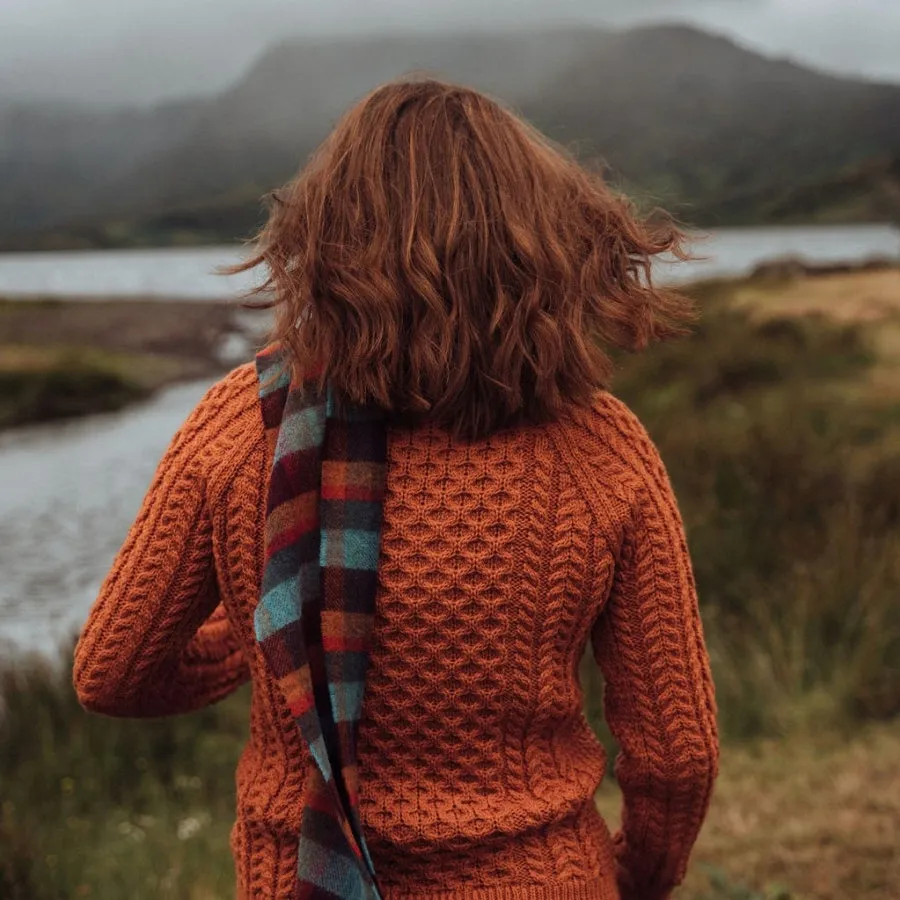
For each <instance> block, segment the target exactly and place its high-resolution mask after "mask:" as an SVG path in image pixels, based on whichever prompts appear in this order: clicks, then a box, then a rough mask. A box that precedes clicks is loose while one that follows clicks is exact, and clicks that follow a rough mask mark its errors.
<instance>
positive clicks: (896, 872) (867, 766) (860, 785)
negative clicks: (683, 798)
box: [598, 722, 900, 900]
mask: <svg viewBox="0 0 900 900" xmlns="http://www.w3.org/2000/svg"><path fill="white" fill-rule="evenodd" d="M898 761H900V722H895V723H893V724H887V725H878V726H870V727H867V728H866V729H865V730H862V731H860V732H859V733H858V734H857V735H855V736H854V737H853V738H852V739H849V740H848V738H847V737H846V736H840V735H829V736H824V737H823V736H816V737H813V736H810V737H807V738H805V739H804V738H800V737H797V736H792V737H791V738H790V739H789V740H787V741H785V742H777V741H771V742H764V743H758V744H753V745H747V746H741V745H734V744H727V745H726V746H725V747H724V750H723V758H722V770H721V776H720V778H719V782H718V784H717V787H716V793H715V796H714V799H713V803H712V807H711V809H710V813H709V818H708V819H707V822H706V825H705V826H704V829H703V833H702V835H701V836H700V840H699V841H698V843H697V846H696V849H695V851H694V856H693V859H692V867H691V872H690V874H689V876H688V879H687V881H686V883H685V885H684V887H683V888H682V889H681V890H680V891H679V892H678V894H677V896H678V897H679V898H680V900H691V898H694V897H700V896H704V892H705V891H706V889H707V886H708V880H709V879H708V875H707V874H706V872H707V870H708V867H714V868H715V869H719V870H725V871H727V873H728V877H729V879H730V880H732V881H733V882H735V883H743V884H746V885H747V886H748V887H750V888H752V889H754V890H756V891H759V892H760V895H761V896H764V894H763V891H764V890H765V889H767V888H768V889H771V887H772V886H773V885H783V886H784V887H785V888H786V889H787V890H789V891H790V896H791V897H792V898H802V900H851V898H852V900H857V898H865V900H897V898H898V897H900V777H898V770H897V765H898ZM619 802H620V798H619V795H618V791H617V789H616V787H615V786H614V785H605V786H604V787H603V788H602V789H601V792H600V795H599V797H598V805H599V807H600V810H601V812H602V813H603V815H604V816H605V817H607V821H609V822H610V823H611V824H612V823H615V822H617V820H618V814H619V813H618V809H619Z"/></svg>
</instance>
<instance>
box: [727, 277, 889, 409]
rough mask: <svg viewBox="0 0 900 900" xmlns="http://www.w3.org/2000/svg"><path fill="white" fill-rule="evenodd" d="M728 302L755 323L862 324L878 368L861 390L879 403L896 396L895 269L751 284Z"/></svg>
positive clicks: (875, 368) (738, 291)
mask: <svg viewBox="0 0 900 900" xmlns="http://www.w3.org/2000/svg"><path fill="white" fill-rule="evenodd" d="M731 302H732V303H733V305H734V306H735V307H736V308H739V309H745V310H747V311H748V312H749V313H750V314H751V315H753V316H754V317H758V318H765V319H772V318H784V317H790V316H810V315H817V316H824V317H825V318H827V319H830V320H831V321H834V322H838V323H841V324H847V325H857V324H858V325H862V326H863V330H864V332H865V333H866V334H867V336H868V337H869V339H870V343H871V345H872V348H873V350H874V351H875V353H876V355H877V357H878V363H876V364H875V365H874V366H872V367H871V369H870V370H869V371H868V372H867V376H866V387H867V388H869V389H871V390H872V391H873V392H874V393H875V394H877V395H878V396H881V397H883V398H889V397H896V396H900V267H897V268H893V269H877V270H872V271H868V270H861V271H858V272H842V273H840V274H834V275H809V276H801V277H797V278H793V279H791V280H789V281H787V282H777V283H774V284H773V283H769V282H767V281H766V280H765V279H762V280H750V281H748V282H746V283H744V284H743V285H741V286H739V287H737V288H736V289H735V291H734V294H733V297H732V300H731Z"/></svg>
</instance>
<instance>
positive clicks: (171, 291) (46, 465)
mask: <svg viewBox="0 0 900 900" xmlns="http://www.w3.org/2000/svg"><path fill="white" fill-rule="evenodd" d="M695 249H696V251H697V252H703V253H704V254H705V255H707V256H708V257H709V258H708V259H707V260H706V261H702V262H692V263H690V264H687V265H684V266H681V267H679V268H678V269H676V270H675V271H668V272H661V273H660V274H661V275H663V277H668V278H670V279H672V280H678V279H689V278H698V277H705V276H710V275H718V274H724V275H729V274H740V273H742V272H746V271H747V270H749V269H752V268H753V267H754V266H756V265H757V264H759V263H760V262H762V261H764V260H767V259H771V258H773V257H778V256H785V255H799V256H803V257H805V258H807V259H809V260H812V261H821V262H836V261H852V260H859V259H862V258H868V257H873V256H895V257H896V256H898V254H900V232H897V231H895V230H892V229H890V228H887V227H881V226H873V227H866V228H799V229H795V228H788V229H744V230H737V229H736V230H729V231H720V232H716V233H715V234H713V235H712V236H711V238H710V239H709V240H708V241H707V242H706V244H705V245H698V246H697V247H696V248H695ZM236 258H237V255H236V253H235V251H234V250H232V249H228V248H207V249H200V250H197V249H192V250H143V251H127V252H126V251H123V252H104V253H52V254H30V255H23V254H22V255H8V256H3V255H0V296H2V295H3V294H30V295H35V296H37V295H47V294H55V295H69V296H75V295H91V296H103V295H120V296H121V295H129V294H140V295H144V296H147V295H158V296H176V297H192V298H196V299H198V300H202V299H205V298H215V297H222V296H227V295H229V294H233V293H235V292H237V291H239V290H241V289H242V288H244V287H246V286H247V284H248V282H247V281H246V280H244V281H243V282H241V281H239V280H235V279H231V280H227V281H226V280H224V279H222V278H219V277H217V276H215V275H213V274H211V273H212V272H213V271H214V269H215V267H216V266H218V265H221V264H223V263H229V262H232V261H234V260H235V259H236ZM206 387H207V383H193V384H187V385H182V386H179V387H175V388H172V389H170V390H167V391H165V392H163V393H161V394H160V395H158V396H157V397H155V398H154V399H153V400H151V401H150V402H148V403H145V404H141V405H139V406H136V407H133V408H131V409H129V410H126V411H123V412H120V413H115V414H111V415H103V416H94V417H90V418H86V419H82V420H80V421H77V422H71V423H66V424H56V425H43V426H39V427H36V428H27V429H21V430H18V431H13V432H7V433H5V434H0V656H3V655H6V654H11V653H15V652H18V651H22V650H36V651H39V652H44V653H48V654H52V653H54V652H55V651H56V649H57V648H58V647H59V645H60V642H62V641H64V640H66V639H67V638H69V637H70V636H71V635H72V634H73V633H74V632H75V631H76V629H77V628H78V626H79V625H80V624H81V623H82V622H83V621H84V617H85V615H86V613H87V610H88V607H89V606H90V603H91V601H92V600H93V599H94V597H95V596H96V594H97V590H98V588H99V586H100V583H101V580H102V579H103V576H104V575H105V574H106V571H107V569H108V567H109V565H110V563H111V561H112V558H113V556H114V554H115V552H116V550H117V549H118V547H119V545H120V544H121V542H122V540H123V538H124V536H125V533H126V531H127V529H128V526H129V524H130V523H131V521H132V519H133V517H134V515H135V514H136V512H137V510H138V507H139V505H140V502H141V498H142V497H143V495H144V492H145V491H146V489H147V486H148V484H149V482H150V479H151V477H152V475H153V472H154V469H155V467H156V464H157V462H158V460H159V458H160V456H161V455H162V453H163V451H164V449H165V447H166V446H167V444H168V442H169V440H170V438H171V436H172V434H173V433H174V432H175V430H176V429H177V428H178V426H179V425H180V424H181V422H182V421H183V420H184V418H185V417H186V416H187V414H188V413H189V412H190V410H191V409H192V408H193V407H194V405H195V404H196V403H197V401H198V400H199V399H200V397H201V396H202V394H203V392H204V390H205V389H206Z"/></svg>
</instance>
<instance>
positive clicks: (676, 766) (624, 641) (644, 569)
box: [592, 437, 719, 900]
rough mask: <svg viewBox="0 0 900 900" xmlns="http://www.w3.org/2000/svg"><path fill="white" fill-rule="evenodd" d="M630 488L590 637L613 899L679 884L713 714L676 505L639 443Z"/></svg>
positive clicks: (710, 773)
mask: <svg viewBox="0 0 900 900" xmlns="http://www.w3.org/2000/svg"><path fill="white" fill-rule="evenodd" d="M641 443H642V445H643V446H641V447H640V448H639V452H638V453H637V456H636V458H637V460H638V461H637V463H636V466H637V469H638V472H639V476H640V477H639V485H640V486H639V488H638V490H637V494H636V497H635V501H634V506H633V511H632V518H631V525H630V528H629V533H628V534H627V535H626V538H625V543H624V546H623V550H622V554H621V559H620V561H619V567H618V570H617V573H616V578H615V582H614V586H613V590H612V593H611V595H610V598H609V601H608V603H607V606H606V608H605V610H604V612H603V613H602V614H601V616H600V617H599V618H598V620H597V622H596V624H595V626H594V629H593V631H592V643H593V649H594V655H595V659H596V660H597V663H598V664H599V666H600V668H601V670H602V671H603V675H604V678H605V681H606V693H605V714H606V719H607V722H608V724H609V727H610V730H611V731H612V733H613V736H614V737H615V738H616V740H617V741H618V743H619V746H620V748H621V753H620V755H619V758H618V760H617V762H616V775H617V778H618V781H619V784H620V786H621V789H622V794H623V797H624V808H623V818H622V829H621V831H620V832H619V833H618V834H617V835H616V838H615V843H616V859H617V863H618V867H619V871H618V878H619V888H620V891H621V896H622V900H662V898H666V897H668V896H669V894H670V892H671V891H672V889H673V888H674V887H676V886H677V885H678V884H680V883H681V881H682V879H683V878H684V875H685V871H686V869H687V863H688V857H689V856H690V852H691V848H692V847H693V844H694V841H695V840H696V838H697V835H698V833H699V831H700V826H701V824H702V823H703V819H704V817H705V815H706V811H707V808H708V806H709V801H710V795H711V792H712V786H713V781H714V780H715V777H716V775H717V773H718V759H719V745H718V733H717V726H716V707H715V699H714V693H713V684H712V678H711V675H710V670H709V660H708V657H707V653H706V648H705V645H704V640H703V630H702V627H701V622H700V615H699V611H698V607H697V592H696V588H695V585H694V578H693V573H692V569H691V563H690V558H689V556H688V551H687V544H686V541H685V536H684V530H683V526H682V522H681V517H680V514H679V512H678V508H677V506H676V502H675V497H674V495H673V493H672V488H671V486H670V484H669V479H668V476H667V474H666V472H665V470H664V468H663V465H662V462H661V461H660V459H659V455H658V453H657V451H656V449H655V447H653V445H652V444H651V443H650V441H649V439H647V438H646V437H644V439H643V440H642V442H641Z"/></svg>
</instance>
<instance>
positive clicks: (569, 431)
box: [75, 80, 718, 900]
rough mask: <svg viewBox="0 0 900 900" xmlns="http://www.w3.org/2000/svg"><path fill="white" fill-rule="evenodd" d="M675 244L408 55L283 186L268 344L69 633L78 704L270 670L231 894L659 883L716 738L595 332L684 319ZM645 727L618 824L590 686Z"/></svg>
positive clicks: (636, 736) (365, 899)
mask: <svg viewBox="0 0 900 900" xmlns="http://www.w3.org/2000/svg"><path fill="white" fill-rule="evenodd" d="M667 252H668V253H674V254H676V255H678V254H679V252H680V236H679V234H678V232H677V230H676V229H674V228H673V227H672V226H671V225H670V224H668V223H666V222H665V221H661V220H659V219H654V220H653V221H646V220H644V219H642V218H641V217H639V216H638V215H637V214H636V212H635V211H634V209H633V208H632V206H631V205H630V204H629V203H628V202H627V201H626V200H625V199H624V198H622V197H619V196H617V195H616V194H614V193H613V192H611V191H610V190H609V189H608V188H607V186H606V185H605V184H604V183H603V181H602V179H601V178H600V177H599V176H597V175H596V174H592V173H590V172H588V171H585V170H584V169H582V167H580V166H579V165H578V164H577V163H576V161H575V160H574V159H572V158H571V157H570V156H569V155H567V154H566V153H565V152H564V151H562V150H561V149H560V148H557V147H554V146H553V145H552V144H550V143H549V142H548V141H547V140H546V139H545V138H543V137H542V136H541V135H540V134H539V133H538V132H536V131H535V130H534V129H533V128H531V127H530V126H528V125H527V124H526V123H524V122H522V121H521V120H519V119H517V118H516V117H515V116H514V115H512V114H511V113H510V112H509V111H507V110H505V109H503V108H502V107H501V106H500V105H499V104H497V103H496V102H494V101H492V100H491V99H490V98H488V97H485V96H484V95H482V94H479V93H478V92H475V91H472V90H470V89H467V88H462V87H457V86H454V85H446V84H442V83H439V82H435V81H427V80H426V81H405V82H399V83H395V84H391V85H385V86H383V87H381V88H379V89H377V90H376V91H374V92H373V93H372V94H371V95H369V96H368V97H367V98H365V99H364V100H362V101H361V102H360V103H359V104H357V106H356V107H354V108H353V109H352V110H350V112H349V113H348V114H347V115H346V116H345V117H344V119H342V120H341V122H340V123H339V125H338V126H337V127H336V129H335V131H334V132H333V133H332V135H331V136H330V137H329V138H328V140H327V141H326V142H325V143H324V144H323V145H322V147H320V148H319V150H318V151H317V153H316V154H315V155H314V157H313V159H312V160H311V161H310V163H309V165H308V166H307V167H306V168H304V170H303V171H302V172H301V173H300V175H299V176H298V177H297V178H296V179H295V180H294V181H293V182H292V183H291V184H290V185H288V187H287V188H286V190H285V191H283V192H281V193H280V194H279V196H278V197H277V198H276V202H275V204H274V207H273V210H272V213H271V216H270V218H269V221H268V223H267V224H266V226H265V228H264V229H263V231H262V233H261V234H260V236H259V238H258V241H257V245H256V253H255V255H253V256H252V258H251V259H250V260H249V261H248V262H247V263H246V266H245V268H252V267H253V266H256V265H262V266H264V267H265V269H266V273H267V274H266V278H265V279H264V282H263V284H262V286H261V287H260V292H261V293H262V294H263V295H264V296H265V300H266V301H267V303H268V305H270V306H272V307H273V308H274V310H275V313H276V315H275V319H274V326H273V332H272V339H273V341H272V345H271V346H270V347H269V348H268V349H267V350H265V351H264V352H263V353H261V354H260V355H259V356H258V357H257V367H256V370H254V368H253V367H251V366H245V367H242V368H240V369H237V370H236V371H235V372H233V373H232V374H231V375H229V376H228V377H227V378H225V379H224V380H223V381H222V382H220V383H219V384H218V385H217V386H216V387H214V388H213V389H212V390H211V392H210V393H209V395H208V396H207V397H206V398H205V399H204V400H203V402H201V404H200V405H199V406H198V408H197V409H196V410H195V412H194V413H193V414H192V415H191V417H190V418H189V420H188V422H187V423H186V425H185V427H184V428H183V429H182V430H181V432H180V433H179V434H178V435H177V436H176V438H175V440H174V442H173V445H172V448H171V450H170V451H169V453H168V454H167V455H166V457H165V458H164V459H163V461H162V463H161V464H160V467H159V471H158V474H157V477H156V480H155V482H154V485H153V487H152V488H151V490H150V492H149V494H148V496H147V500H146V502H145V505H144V508H143V510H142V512H141V514H140V515H139V517H138V519H137V521H136V522H135V525H134V527H133V528H132V531H131V533H130V535H129V537H128V540H127V541H126V543H125V545H124V547H123V548H122V550H121V552H120V555H119V557H118V559H117V561H116V563H115V565H114V567H113V569H112V571H111V573H110V575H109V577H108V578H107V580H106V582H105V584H104V586H103V589H102V591H101V595H100V598H99V599H98V601H97V603H96V605H95V607H94V609H93V611H92V613H91V616H90V618H89V620H88V623H87V626H86V628H85V631H84V633H83V635H82V638H81V642H80V644H79V647H78V651H77V654H76V668H75V681H76V686H77V688H78V691H79V696H80V697H81V700H82V702H83V703H84V704H85V705H86V706H88V707H90V708H94V709H98V710H100V711H104V712H110V713H114V714H119V715H153V714H167V713H172V712H178V711H186V710H189V709H194V708H198V707H200V706H203V705H204V704H207V703H211V702H214V701H216V700H218V699H221V698H222V697H224V696H226V695H227V694H228V693H229V692H231V691H232V690H234V689H235V688H236V687H237V686H238V685H240V684H241V683H243V682H244V681H246V680H247V679H250V680H251V681H252V683H253V694H252V710H251V724H250V740H249V743H248V745H247V748H246V750H245V752H244V754H243V757H242V759H241V762H240V765H239V768H238V773H237V782H238V809H237V823H236V825H235V829H234V832H233V848H234V852H235V858H236V862H237V871H238V883H239V887H240V891H241V894H242V895H243V896H246V897H253V898H274V900H282V898H293V900H301V898H306V900H313V898H321V900H334V898H338V900H357V898H360V900H379V898H384V900H397V898H404V897H410V898H411V897H417V898H429V897H432V898H435V900H437V898H438V897H440V898H443V900H457V898H458V900H462V898H464V897H466V898H479V897H480V898H482V900H500V898H510V900H511V898H531V900H536V898H548V900H549V898H570V900H574V898H584V900H613V898H616V897H621V898H622V900H660V898H663V897H665V896H666V895H667V894H668V892H669V891H670V889H671V888H672V887H673V886H674V885H675V884H677V883H678V881H679V880H680V879H681V877H682V876H683V874H684V868H685V865H686V863H687V858H688V854H689V851H690V848H691V846H692V844H693V842H694V839H695V837H696V835H697V831H698V829H699V826H700V823H701V821H702V818H703V815H704V813H705V810H706V806H707V803H708V801H709V795H710V789H711V784H712V780H713V778H714V775H715V770H716V764H717V752H718V750H717V743H716V723H715V709H714V701H713V692H712V684H711V681H710V676H709V666H708V662H707V658H706V653H705V650H704V647H703V639H702V633H701V628H700V620H699V615H698V611H697V598H696V593H695V590H694V583H693V577H692V575H691V568H690V562H689V559H688V556H687V549H686V545H685V538H684V533H683V529H682V526H681V521H680V519H679V516H678V512H677V509H676V506H675V501H674V498H673V496H672V492H671V488H670V486H669V483H668V479H667V477H666V474H665V471H664V469H663V467H662V464H661V462H660V460H659V457H658V454H657V453H656V450H655V448H654V447H653V445H652V443H651V442H650V440H649V439H648V438H647V435H646V434H645V433H644V431H643V429H642V428H641V426H640V425H639V424H638V423H637V422H636V420H635V419H634V417H633V416H632V415H631V414H630V413H629V412H628V411H627V410H626V409H625V408H624V407H622V405H621V404H619V403H618V402H617V401H615V400H614V399H613V398H612V397H611V396H610V395H609V394H608V393H607V392H606V390H605V385H606V383H607V381H608V377H609V375H610V372H611V370H612V363H611V359H610V357H609V355H608V354H607V352H606V350H605V349H604V346H603V345H604V344H607V345H613V346H617V347H620V348H627V349H632V350H633V349H639V348H641V347H643V346H644V345H646V344H647V343H648V342H649V341H651V340H654V339H660V338H664V337H668V336H672V335H674V334H677V333H679V332H680V331H681V330H683V326H684V322H685V321H686V320H687V319H689V318H690V315H691V305H690V303H689V301H687V300H686V299H685V298H683V297H681V296H680V295H678V294H677V293H675V292H672V291H669V290H666V289H660V288H658V287H656V286H655V285H653V283H652V280H651V278H650V272H651V263H652V260H653V258H654V257H656V256H658V255H659V254H663V253H667ZM588 640H591V641H592V643H593V650H594V654H595V657H596V659H597V662H598V664H599V665H600V667H601V669H602V670H603V674H604V679H605V683H606V697H605V701H606V702H605V713H606V717H607V720H608V722H609V725H610V728H611V730H612V732H613V734H614V736H615V737H616V738H617V740H618V742H619V744H620V746H621V749H622V755H621V757H620V759H619V763H618V766H617V774H618V779H619V783H620V785H621V787H622V791H623V795H624V799H625V805H624V814H623V828H622V831H621V832H620V833H619V834H618V835H617V836H616V838H615V839H613V838H611V837H610V835H609V833H608V831H607V829H606V827H605V825H604V824H603V823H602V821H601V819H600V817H599V816H598V814H597V812H596V811H595V808H594V804H593V795H594V791H595V790H596V788H597V786H598V784H599V782H600V779H601V778H602V775H603V770H604V766H605V760H604V756H603V752H602V750H601V747H600V745H599V744H598V742H597V741H596V739H595V738H594V736H593V735H592V734H591V731H590V729H589V728H588V726H587V723H586V722H585V720H584V717H583V715H582V695H581V689H580V686H579V684H578V680H577V672H578V664H579V661H580V659H581V657H582V654H583V651H584V648H585V646H586V644H587V642H588Z"/></svg>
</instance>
